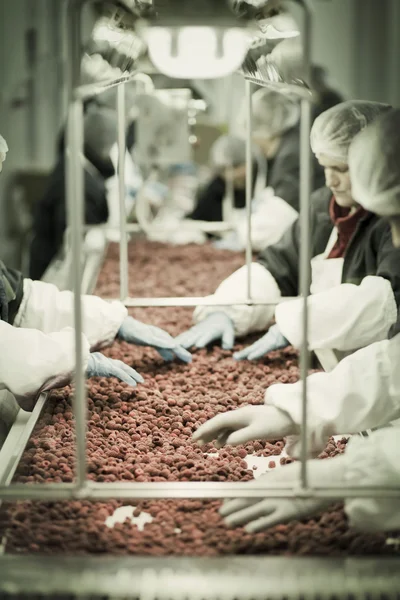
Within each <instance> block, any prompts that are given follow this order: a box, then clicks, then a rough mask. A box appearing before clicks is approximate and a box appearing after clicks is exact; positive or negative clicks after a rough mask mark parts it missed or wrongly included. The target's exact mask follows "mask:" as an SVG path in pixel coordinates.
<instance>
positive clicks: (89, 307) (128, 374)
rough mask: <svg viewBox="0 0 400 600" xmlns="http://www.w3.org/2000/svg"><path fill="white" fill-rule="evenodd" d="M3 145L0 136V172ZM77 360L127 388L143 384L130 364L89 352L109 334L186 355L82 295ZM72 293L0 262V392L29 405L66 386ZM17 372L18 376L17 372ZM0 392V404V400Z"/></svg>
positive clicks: (155, 332)
mask: <svg viewBox="0 0 400 600" xmlns="http://www.w3.org/2000/svg"><path fill="white" fill-rule="evenodd" d="M7 151H8V146H7V143H6V141H5V139H4V138H3V137H2V136H0V172H1V171H2V167H3V162H4V161H5V160H6V154H7ZM82 305H83V307H82V308H83V331H82V342H83V360H84V368H85V369H86V374H87V376H88V377H94V376H97V377H117V378H118V379H121V380H122V381H125V382H126V383H128V384H129V385H131V386H135V385H136V384H137V383H138V382H139V383H140V382H143V378H142V377H141V375H139V374H138V373H137V372H136V371H135V370H134V369H133V368H132V367H130V366H128V365H125V364H124V363H123V362H121V361H119V360H112V359H109V358H106V357H105V356H104V355H103V354H101V353H99V352H91V351H92V350H96V349H99V348H102V347H104V346H107V345H109V344H111V343H112V342H113V341H114V339H115V338H118V339H120V340H124V341H125V342H128V343H131V344H136V345H138V346H150V347H153V348H155V349H156V350H157V352H158V353H159V354H160V356H161V357H162V358H163V359H164V360H166V361H171V360H174V359H175V358H179V359H180V360H182V361H183V362H185V363H189V362H191V355H190V353H189V352H187V350H185V349H184V348H182V347H181V346H180V345H179V344H178V343H177V342H176V341H175V340H174V339H173V338H172V337H171V336H170V335H169V334H168V333H167V332H166V331H163V330H162V329H160V328H159V327H154V326H152V325H147V324H145V323H141V322H140V321H137V320H136V319H133V318H132V317H130V316H128V311H127V309H126V308H125V306H124V305H123V304H122V303H121V302H118V301H117V302H107V301H105V300H102V299H101V298H99V297H97V296H90V295H85V296H82ZM73 325H74V295H73V293H72V292H70V291H60V290H58V289H57V287H56V286H55V285H53V284H50V283H45V282H42V281H34V280H32V279H28V278H24V276H23V275H22V273H20V272H18V271H16V270H14V269H8V268H7V267H6V266H5V265H4V263H3V262H2V261H0V329H1V339H2V341H3V343H4V347H7V354H6V355H4V356H3V358H2V360H1V362H0V392H1V391H4V390H8V391H10V392H11V393H12V394H13V395H14V396H15V397H16V398H17V399H18V400H19V402H20V405H21V406H22V408H25V409H31V408H32V405H33V403H34V401H35V399H36V397H37V395H38V393H39V392H41V391H44V390H49V389H52V388H54V387H62V386H63V385H66V384H67V383H68V382H69V381H70V380H71V377H72V373H73V369H74V367H75V362H74V361H75V350H74V347H75V337H74V331H73V329H72V327H73ZM22 373H23V377H22V376H21V374H22ZM1 400H2V398H1V395H0V404H1Z"/></svg>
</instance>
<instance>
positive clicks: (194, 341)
mask: <svg viewBox="0 0 400 600" xmlns="http://www.w3.org/2000/svg"><path fill="white" fill-rule="evenodd" d="M219 339H222V348H223V349H224V350H231V349H232V348H233V344H234V342H235V328H234V325H233V321H232V319H230V318H229V317H228V315H226V314H225V313H224V312H222V311H219V312H213V313H211V314H210V315H208V317H206V318H205V319H204V320H203V321H201V323H198V324H197V325H195V326H194V327H191V328H190V329H188V331H185V332H184V333H181V334H180V335H178V337H177V338H176V341H177V342H178V344H181V346H183V347H184V348H191V347H192V346H194V347H195V348H205V346H207V345H208V344H210V343H211V342H215V340H219Z"/></svg>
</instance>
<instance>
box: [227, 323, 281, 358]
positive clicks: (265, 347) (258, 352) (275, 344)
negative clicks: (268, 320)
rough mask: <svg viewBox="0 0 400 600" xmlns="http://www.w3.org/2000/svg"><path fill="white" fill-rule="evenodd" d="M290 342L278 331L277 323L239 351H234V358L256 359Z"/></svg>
mask: <svg viewBox="0 0 400 600" xmlns="http://www.w3.org/2000/svg"><path fill="white" fill-rule="evenodd" d="M289 345H290V342H289V340H287V339H286V338H285V337H284V336H283V335H282V334H281V332H280V331H279V328H278V325H272V327H270V328H269V330H268V331H267V333H266V334H265V335H263V337H262V338H260V339H259V340H257V341H256V342H254V344H251V346H248V347H247V348H245V349H244V350H241V351H240V352H235V354H234V355H233V358H234V359H235V360H245V359H247V360H256V359H257V358H261V357H262V356H264V355H265V354H268V352H272V350H281V349H282V348H286V346H289Z"/></svg>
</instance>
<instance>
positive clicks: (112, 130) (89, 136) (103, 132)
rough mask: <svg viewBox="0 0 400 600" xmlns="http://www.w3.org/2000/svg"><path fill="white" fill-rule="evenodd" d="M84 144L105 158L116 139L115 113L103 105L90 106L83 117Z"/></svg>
mask: <svg viewBox="0 0 400 600" xmlns="http://www.w3.org/2000/svg"><path fill="white" fill-rule="evenodd" d="M84 136H85V146H86V147H87V148H89V149H90V150H91V151H92V152H93V153H94V154H95V155H96V156H98V157H100V158H101V159H103V160H105V159H107V158H108V157H109V155H110V151H111V148H112V147H113V145H114V144H115V143H116V141H117V136H118V133H117V113H116V111H115V110H112V109H110V108H107V107H105V106H101V107H99V106H96V105H94V106H92V107H90V108H89V110H88V112H87V114H86V115H85V118H84Z"/></svg>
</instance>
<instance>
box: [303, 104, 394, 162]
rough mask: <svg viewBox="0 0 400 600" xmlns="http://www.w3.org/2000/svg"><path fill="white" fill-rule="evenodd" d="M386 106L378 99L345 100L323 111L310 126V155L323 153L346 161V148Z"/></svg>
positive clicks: (387, 107) (386, 108) (340, 160)
mask: <svg viewBox="0 0 400 600" xmlns="http://www.w3.org/2000/svg"><path fill="white" fill-rule="evenodd" d="M389 109H390V106H389V105H388V104H381V103H380V102H367V101H365V100H348V101H347V102H341V103H340V104H337V105H336V106H333V107H332V108H330V109H328V110H326V111H325V112H323V113H322V114H321V115H319V117H317V118H316V119H315V121H314V125H313V127H312V129H311V148H312V150H313V152H314V154H324V155H325V156H328V157H329V158H331V159H333V160H337V161H339V162H342V163H345V164H347V161H348V153H349V147H350V144H351V142H352V141H353V139H354V138H355V136H356V135H357V134H358V133H360V131H362V130H363V129H364V128H365V127H367V125H369V124H370V123H372V121H374V119H376V118H377V117H379V115H381V114H382V113H383V112H385V111H387V110H389Z"/></svg>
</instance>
